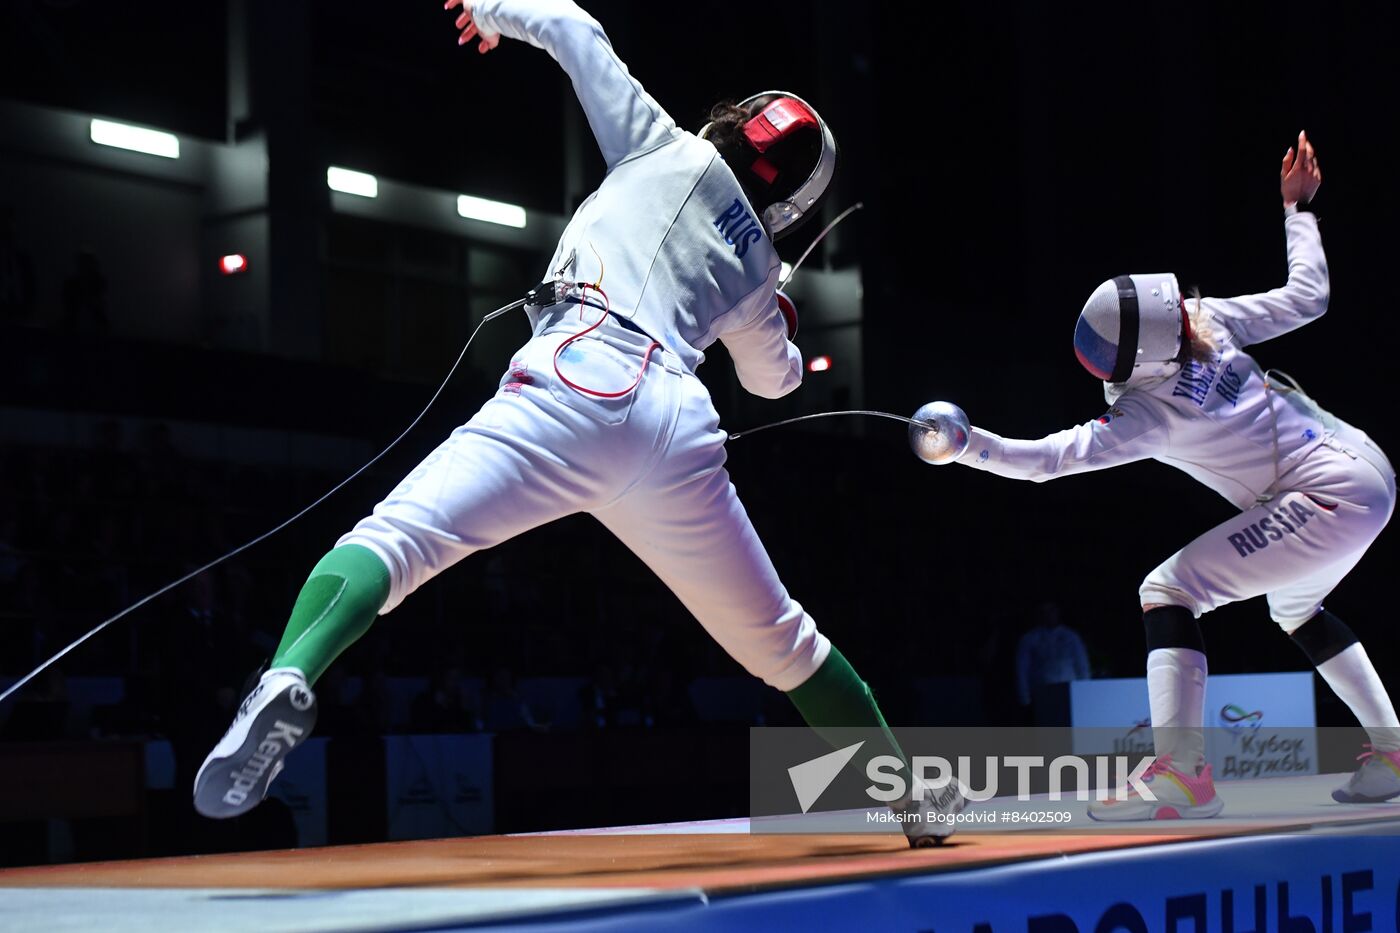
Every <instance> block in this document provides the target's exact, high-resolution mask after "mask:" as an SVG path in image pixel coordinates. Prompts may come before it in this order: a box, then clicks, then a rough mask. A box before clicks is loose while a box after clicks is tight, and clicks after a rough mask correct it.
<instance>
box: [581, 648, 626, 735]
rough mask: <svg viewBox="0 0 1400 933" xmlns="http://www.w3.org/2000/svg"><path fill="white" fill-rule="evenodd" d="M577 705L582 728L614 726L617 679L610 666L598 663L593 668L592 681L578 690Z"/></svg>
mask: <svg viewBox="0 0 1400 933" xmlns="http://www.w3.org/2000/svg"><path fill="white" fill-rule="evenodd" d="M578 703H579V709H580V710H582V711H583V719H582V722H583V725H584V728H588V729H606V728H607V727H608V726H611V725H615V723H614V721H613V717H614V715H615V712H616V707H617V678H616V676H614V674H613V669H612V666H611V665H609V664H602V663H600V664H598V665H597V666H595V667H594V668H593V678H592V680H590V681H589V682H588V683H586V684H584V685H583V686H582V687H580V688H579V692H578Z"/></svg>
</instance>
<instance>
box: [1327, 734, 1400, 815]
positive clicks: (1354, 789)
mask: <svg viewBox="0 0 1400 933" xmlns="http://www.w3.org/2000/svg"><path fill="white" fill-rule="evenodd" d="M1364 747H1365V748H1366V749H1367V751H1364V752H1362V753H1361V754H1359V755H1357V756H1356V760H1357V761H1359V762H1361V767H1359V768H1357V769H1356V773H1355V774H1353V775H1352V776H1351V779H1350V780H1349V781H1347V782H1346V785H1345V786H1343V787H1339V788H1337V789H1336V790H1334V791H1332V799H1333V800H1335V801H1337V802H1338V803H1380V802H1381V801H1383V800H1389V799H1390V798H1392V797H1400V751H1393V752H1382V751H1377V750H1376V749H1375V748H1372V747H1371V745H1370V744H1369V743H1368V744H1367V745H1365V746H1364Z"/></svg>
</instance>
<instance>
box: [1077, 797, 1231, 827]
mask: <svg viewBox="0 0 1400 933" xmlns="http://www.w3.org/2000/svg"><path fill="white" fill-rule="evenodd" d="M1145 802H1146V801H1144V803H1145ZM1127 809H1128V808H1126V807H1125V808H1124V810H1125V811H1126V810H1127ZM1223 809H1225V802H1224V801H1223V800H1221V799H1220V798H1219V797H1215V798H1214V799H1212V800H1211V801H1210V802H1208V803H1203V804H1200V805H1199V806H1194V807H1184V806H1183V807H1179V806H1176V805H1174V804H1170V803H1157V804H1153V805H1152V808H1151V809H1150V810H1148V811H1147V812H1146V813H1145V814H1144V813H1143V812H1142V811H1141V810H1133V811H1131V812H1133V813H1134V815H1133V816H1099V815H1097V814H1095V813H1094V810H1093V808H1092V807H1090V808H1089V819H1091V820H1094V821H1095V822H1097V823H1147V822H1151V821H1153V820H1208V819H1210V818H1211V817H1214V816H1219V815H1220V811H1221V810H1223Z"/></svg>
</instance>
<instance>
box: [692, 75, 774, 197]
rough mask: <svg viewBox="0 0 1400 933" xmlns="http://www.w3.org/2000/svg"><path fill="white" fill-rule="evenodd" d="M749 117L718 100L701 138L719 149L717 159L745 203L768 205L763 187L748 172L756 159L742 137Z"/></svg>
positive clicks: (748, 114)
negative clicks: (745, 198) (734, 180)
mask: <svg viewBox="0 0 1400 933" xmlns="http://www.w3.org/2000/svg"><path fill="white" fill-rule="evenodd" d="M751 116H752V114H750V113H749V112H748V111H747V110H745V109H744V108H743V107H740V106H739V105H738V104H736V103H734V102H733V101H720V102H719V103H718V104H715V105H714V106H713V107H711V108H710V122H709V125H708V126H707V127H706V128H705V138H706V139H708V140H709V141H710V142H711V143H713V144H714V147H715V148H716V149H718V150H719V155H720V158H722V159H724V161H725V163H726V164H728V165H729V167H730V169H732V170H733V172H734V176H735V177H736V178H738V179H739V184H740V185H741V186H742V187H743V189H744V194H746V195H747V196H748V198H749V202H750V203H752V204H754V205H763V204H767V203H768V200H769V199H768V198H767V197H766V195H767V193H768V192H767V188H768V187H769V186H768V185H765V184H764V182H763V181H762V179H760V178H759V177H758V176H757V175H755V174H754V173H753V172H752V171H750V170H749V166H750V165H752V164H753V161H754V160H755V159H757V158H758V156H759V153H758V150H756V149H754V148H753V146H751V145H749V141H748V140H747V139H745V138H744V124H746V123H748V122H749V119H750V117H751Z"/></svg>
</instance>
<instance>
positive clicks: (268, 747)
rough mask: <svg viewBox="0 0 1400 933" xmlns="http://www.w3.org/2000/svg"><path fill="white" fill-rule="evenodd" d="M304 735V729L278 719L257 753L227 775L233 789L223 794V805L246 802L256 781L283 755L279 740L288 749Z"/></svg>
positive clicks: (236, 804) (235, 804)
mask: <svg viewBox="0 0 1400 933" xmlns="http://www.w3.org/2000/svg"><path fill="white" fill-rule="evenodd" d="M305 734H306V730H305V729H302V728H300V727H299V726H294V725H292V724H291V723H289V722H283V721H282V720H280V719H279V720H277V721H276V722H275V723H274V724H273V726H272V729H271V730H269V731H268V733H267V735H266V736H265V737H264V738H263V740H262V741H261V742H259V743H258V753H257V754H256V755H254V756H253V757H251V758H249V759H248V763H247V764H246V765H244V766H243V768H242V769H241V770H238V771H234V772H232V773H231V774H230V775H229V776H230V777H232V778H233V787H231V788H229V790H228V791H226V792H225V793H224V803H226V804H229V805H230V806H234V807H236V806H238V805H239V804H241V803H243V801H245V800H247V799H248V792H249V791H250V790H252V789H253V787H254V786H255V785H256V784H257V783H258V780H259V779H260V778H261V777H262V776H263V775H264V774H266V773H267V769H268V768H270V767H271V766H272V763H273V762H274V761H276V760H277V758H278V756H280V755H281V754H282V753H283V751H284V749H283V747H282V745H281V744H279V740H280V741H281V742H283V743H286V747H287V748H289V749H290V748H292V747H293V746H295V745H296V744H297V739H299V738H301V737H302V736H303V735H305Z"/></svg>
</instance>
